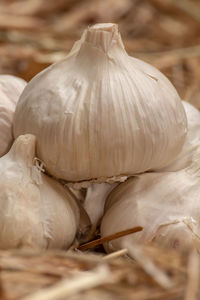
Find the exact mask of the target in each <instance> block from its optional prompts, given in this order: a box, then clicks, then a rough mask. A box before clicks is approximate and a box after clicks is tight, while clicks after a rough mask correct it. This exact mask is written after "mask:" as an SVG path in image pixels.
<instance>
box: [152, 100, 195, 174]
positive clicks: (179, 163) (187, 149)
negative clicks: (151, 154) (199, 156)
mask: <svg viewBox="0 0 200 300" xmlns="http://www.w3.org/2000/svg"><path fill="white" fill-rule="evenodd" d="M182 103H183V106H184V109H185V112H186V116H187V121H188V132H187V136H186V139H185V142H184V144H183V147H182V149H181V152H180V153H179V154H178V156H177V157H176V158H175V160H174V161H172V162H171V163H170V164H169V165H167V166H166V167H164V168H161V169H158V170H156V171H158V172H159V171H160V172H175V171H178V170H181V169H184V168H186V167H188V166H189V165H190V164H191V163H192V159H193V156H195V155H196V151H198V148H199V144H200V112H199V110H198V109H196V108H195V107H194V106H193V105H191V104H190V103H188V102H186V101H182Z"/></svg>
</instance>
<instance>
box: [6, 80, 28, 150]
mask: <svg viewBox="0 0 200 300" xmlns="http://www.w3.org/2000/svg"><path fill="white" fill-rule="evenodd" d="M25 85H26V82H25V81H24V80H23V79H21V78H18V77H15V76H12V75H0V156H3V155H4V154H5V153H7V152H8V150H9V149H10V147H11V145H12V142H13V133H12V124H13V116H14V111H15V107H16V104H17V101H18V99H19V96H20V94H21V93H22V91H23V89H24V87H25Z"/></svg>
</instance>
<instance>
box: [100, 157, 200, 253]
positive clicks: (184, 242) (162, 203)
mask: <svg viewBox="0 0 200 300" xmlns="http://www.w3.org/2000/svg"><path fill="white" fill-rule="evenodd" d="M195 165H196V166H195ZM197 166H198V167H197ZM193 168H197V170H195V169H193ZM136 226H142V227H143V231H141V232H138V233H134V234H131V235H127V236H124V237H123V238H120V239H116V240H113V241H111V242H109V243H107V244H106V245H105V248H106V250H107V251H114V250H117V249H121V248H123V247H124V242H125V241H126V242H127V241H128V242H129V243H131V244H132V245H134V244H137V243H139V244H151V243H152V242H154V243H157V244H159V245H161V246H164V247H167V248H174V249H178V250H181V251H186V250H188V249H190V247H192V246H193V245H195V243H197V244H199V241H200V176H199V162H198V161H196V162H194V165H193V167H191V169H184V170H180V171H178V172H165V173H145V174H142V175H138V176H136V177H132V178H129V179H128V180H127V181H126V182H124V183H122V184H120V185H118V186H117V187H116V188H115V189H114V190H113V191H112V192H111V194H110V195H109V197H108V199H107V202H106V208H105V215H104V217H103V219H102V223H101V235H102V237H104V236H108V235H110V234H113V233H116V232H120V231H123V230H126V229H129V228H133V227H136ZM199 245H200V244H199Z"/></svg>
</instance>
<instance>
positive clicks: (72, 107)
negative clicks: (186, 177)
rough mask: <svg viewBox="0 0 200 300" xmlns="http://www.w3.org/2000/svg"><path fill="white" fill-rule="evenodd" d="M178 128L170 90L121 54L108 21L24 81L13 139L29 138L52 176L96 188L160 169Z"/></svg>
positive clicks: (174, 147) (179, 108) (178, 139)
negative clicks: (93, 184)
mask: <svg viewBox="0 0 200 300" xmlns="http://www.w3.org/2000/svg"><path fill="white" fill-rule="evenodd" d="M186 123H187V122H186V116H185V112H184V109H183V105H182V103H181V100H180V98H179V96H178V94H177V92H176V90H175V88H174V87H173V86H172V84H171V83H170V82H169V81H168V79H167V78H166V77H165V76H164V75H162V74H161V73H160V72H159V71H158V70H157V69H155V68H154V67H152V66H150V65H148V64H147V63H145V62H142V61H139V60H138V59H135V58H132V57H130V56H128V54H127V53H126V51H125V49H124V46H123V43H122V40H121V37H120V34H119V32H118V27H117V25H116V24H110V23H108V24H97V25H94V26H92V27H89V28H88V29H86V30H85V32H84V33H83V36H82V38H81V40H80V41H79V42H77V43H75V46H74V47H73V49H72V51H71V52H70V54H69V55H68V56H67V57H66V58H65V59H64V60H62V61H60V62H58V63H56V64H54V65H52V66H50V67H49V68H47V69H46V70H44V71H43V72H41V73H39V74H38V75H37V76H36V77H34V78H33V79H32V80H31V81H30V82H29V83H28V85H27V87H26V88H25V90H24V92H23V94H22V96H21V97H20V100H19V102H18V105H17V109H16V113H15V119H14V135H15V137H17V136H19V135H20V134H24V133H33V134H35V135H36V137H37V140H38V144H37V145H38V146H37V155H38V157H39V158H40V159H41V160H42V161H44V163H45V165H46V168H47V171H48V172H49V173H50V174H52V175H53V176H55V177H57V178H62V179H65V180H66V181H72V182H79V181H80V182H82V181H89V180H90V181H92V182H97V183H98V182H105V181H109V180H112V181H118V180H119V181H120V180H121V177H123V178H126V176H130V175H132V174H135V173H140V172H144V171H146V170H149V169H153V168H161V167H164V166H165V165H167V164H168V163H169V162H171V161H172V160H173V159H174V157H176V155H177V154H178V153H179V152H180V150H181V147H182V145H183V142H184V139H185V134H186V131H187V129H186V127H187V125H186Z"/></svg>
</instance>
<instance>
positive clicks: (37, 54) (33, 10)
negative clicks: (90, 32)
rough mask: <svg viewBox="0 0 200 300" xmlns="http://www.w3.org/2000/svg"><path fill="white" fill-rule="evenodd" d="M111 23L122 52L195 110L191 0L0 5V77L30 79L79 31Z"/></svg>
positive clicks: (195, 22)
mask: <svg viewBox="0 0 200 300" xmlns="http://www.w3.org/2000/svg"><path fill="white" fill-rule="evenodd" d="M97 22H116V23H118V24H119V27H120V32H121V33H122V36H123V40H124V41H125V45H126V49H127V51H128V52H129V53H130V54H131V55H134V56H136V57H139V58H141V59H143V60H145V61H147V62H151V63H152V64H154V65H155V66H156V67H158V68H159V69H160V70H161V71H162V72H164V73H165V74H166V75H167V76H168V77H169V79H170V80H171V81H172V82H173V83H174V85H175V86H176V88H177V89H178V91H179V93H180V95H181V97H182V98H184V99H185V100H187V101H189V102H192V103H194V104H195V105H196V106H197V107H200V100H198V98H199V96H200V90H199V86H200V79H199V78H200V74H199V73H200V71H199V70H200V34H199V32H200V2H199V1H195V0H181V1H179V0H117V1H116V0H96V1H93V0H68V1H66V0H57V1H54V0H49V1H48V5H46V3H45V1H43V0H18V1H16V0H2V1H1V3H0V56H1V57H2V59H1V61H0V73H9V74H15V75H17V76H20V77H23V78H24V79H26V80H30V79H31V78H32V77H33V76H34V75H36V74H37V73H38V72H40V71H41V70H42V69H44V68H45V67H46V66H48V65H49V64H51V63H53V62H55V61H58V60H60V59H62V58H63V57H64V56H65V55H66V53H67V52H68V51H69V50H70V48H71V47H72V45H73V42H74V41H75V40H77V39H78V38H79V37H80V34H81V32H82V30H83V29H84V28H85V27H86V26H88V25H91V24H94V23H97Z"/></svg>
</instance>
